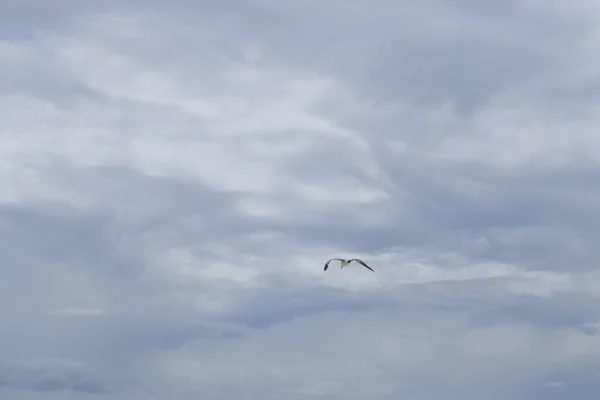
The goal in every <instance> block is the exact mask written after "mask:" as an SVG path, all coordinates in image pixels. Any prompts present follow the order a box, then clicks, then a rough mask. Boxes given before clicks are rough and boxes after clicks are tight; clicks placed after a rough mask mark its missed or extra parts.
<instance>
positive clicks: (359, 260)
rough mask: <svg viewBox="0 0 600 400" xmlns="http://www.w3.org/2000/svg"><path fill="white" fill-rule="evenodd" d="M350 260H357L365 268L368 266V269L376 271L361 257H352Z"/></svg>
mask: <svg viewBox="0 0 600 400" xmlns="http://www.w3.org/2000/svg"><path fill="white" fill-rule="evenodd" d="M349 261H356V262H357V263H359V264H360V265H362V266H363V267H365V268H368V269H370V270H371V271H373V272H375V270H374V269H373V268H371V267H369V266H368V265H367V264H365V262H364V261H363V260H361V259H359V258H352V259H351V260H349Z"/></svg>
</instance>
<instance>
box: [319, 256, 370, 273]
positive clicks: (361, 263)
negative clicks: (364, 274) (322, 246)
mask: <svg viewBox="0 0 600 400" xmlns="http://www.w3.org/2000/svg"><path fill="white" fill-rule="evenodd" d="M333 260H337V261H341V262H342V264H341V268H344V267H345V266H346V265H348V264H350V263H351V262H352V261H356V262H357V263H359V264H360V265H362V266H363V267H365V268H368V269H370V270H371V271H373V272H375V271H374V270H373V268H371V267H369V266H368V265H367V264H365V262H364V261H363V260H361V259H358V258H351V259H349V260H346V259H344V258H332V259H331V260H329V261H327V262H326V263H325V268H323V271H327V268H329V263H330V262H332V261H333Z"/></svg>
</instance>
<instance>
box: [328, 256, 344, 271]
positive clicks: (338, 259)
mask: <svg viewBox="0 0 600 400" xmlns="http://www.w3.org/2000/svg"><path fill="white" fill-rule="evenodd" d="M334 260H336V261H344V260H343V259H341V258H332V259H331V260H329V261H327V262H326V263H325V268H323V271H327V268H329V263H330V262H332V261H334Z"/></svg>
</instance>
